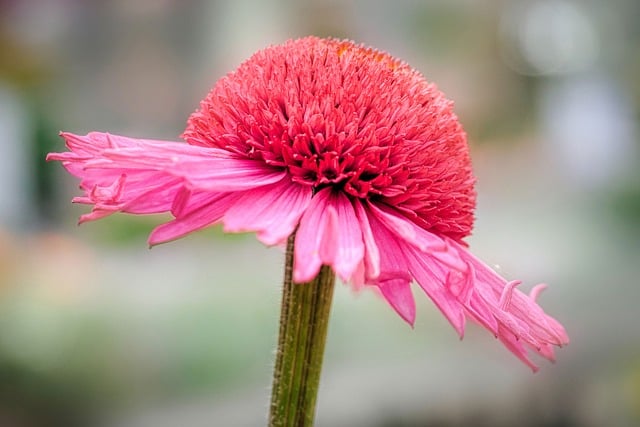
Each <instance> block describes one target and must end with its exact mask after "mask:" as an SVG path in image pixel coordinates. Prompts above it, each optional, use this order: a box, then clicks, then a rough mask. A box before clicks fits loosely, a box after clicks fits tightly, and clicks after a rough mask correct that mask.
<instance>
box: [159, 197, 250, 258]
mask: <svg viewBox="0 0 640 427" xmlns="http://www.w3.org/2000/svg"><path fill="white" fill-rule="evenodd" d="M182 197H183V198H185V199H186V201H184V202H182V206H180V208H179V210H177V211H176V212H177V213H178V214H179V216H177V217H176V219H174V220H173V221H169V222H167V223H164V224H162V225H160V226H158V227H156V228H155V229H154V230H153V231H152V232H151V235H150V236H149V245H151V246H153V245H157V244H159V243H165V242H168V241H170V240H175V239H177V238H180V237H183V236H185V235H187V234H189V233H192V232H194V231H197V230H200V229H203V228H205V227H208V226H209V225H212V224H215V223H216V222H218V221H219V220H220V219H221V218H222V216H223V215H224V214H225V212H227V211H228V210H229V208H231V206H233V205H234V203H235V202H236V201H237V200H238V199H239V197H240V194H238V193H205V192H200V193H196V194H193V195H191V197H190V196H189V195H188V194H186V193H183V194H182Z"/></svg>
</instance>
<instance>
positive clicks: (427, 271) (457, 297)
mask: <svg viewBox="0 0 640 427" xmlns="http://www.w3.org/2000/svg"><path fill="white" fill-rule="evenodd" d="M357 211H358V210H357ZM363 211H364V212H365V214H366V217H367V219H368V223H369V224H370V226H371V230H372V232H373V236H374V239H375V242H376V247H377V249H378V251H379V252H380V276H379V279H378V280H377V281H373V284H376V285H379V283H381V282H382V281H383V279H384V278H385V277H386V276H392V277H394V276H400V275H402V272H404V271H407V272H409V273H410V276H411V277H410V278H414V279H415V280H416V281H417V282H418V284H419V285H420V286H421V287H422V289H423V290H424V291H425V293H427V295H428V296H429V297H430V298H431V300H432V301H433V302H434V303H435V304H436V306H437V307H438V308H439V309H440V310H441V311H442V313H443V314H444V315H445V317H446V318H447V319H448V320H449V322H450V323H451V324H452V325H453V326H454V328H455V329H456V331H457V332H458V334H459V335H460V336H461V337H462V335H463V333H464V323H465V317H469V318H471V319H472V320H474V321H476V322H478V323H479V324H480V325H482V326H484V327H485V328H486V329H487V330H489V331H490V332H491V333H492V334H494V335H495V336H496V337H497V338H499V339H500V341H501V342H502V343H503V344H504V345H505V347H506V348H507V349H508V350H510V351H511V352H512V353H513V354H515V355H516V356H517V357H518V358H519V359H521V360H522V361H523V362H524V363H526V364H527V365H529V366H530V367H531V368H532V369H534V370H535V369H537V367H536V365H535V364H534V363H533V362H532V361H531V359H530V358H529V356H528V352H529V351H530V350H532V351H534V352H536V353H538V354H540V355H541V356H543V357H545V358H547V359H550V360H553V358H554V354H553V346H554V345H560V346H561V345H564V344H566V343H568V337H567V335H566V332H565V331H564V328H562V326H561V325H560V323H559V322H557V321H556V320H555V319H553V318H552V317H550V316H549V315H547V314H546V313H545V312H544V311H543V310H542V308H541V307H540V306H539V305H538V304H537V303H536V302H535V299H534V298H535V297H537V295H538V294H539V292H540V290H541V288H540V287H536V288H534V290H533V291H532V297H530V296H527V295H525V294H523V293H522V292H520V291H519V290H518V289H517V288H516V286H517V285H518V284H519V283H520V282H519V281H510V282H509V281H507V280H506V279H504V278H502V277H500V275H498V274H497V273H496V272H495V271H493V270H492V269H491V268H490V267H489V266H487V265H486V264H485V263H483V262H482V261H480V260H479V259H477V258H476V257H475V256H473V255H472V254H471V253H470V252H469V251H468V249H467V248H466V247H465V246H463V245H461V244H460V243H458V242H455V241H454V240H452V239H450V238H448V237H439V236H436V235H433V234H431V233H429V232H428V231H426V230H424V229H422V228H419V227H415V228H414V227H412V226H411V224H407V223H410V222H411V221H410V220H409V219H407V218H406V217H404V216H403V215H402V214H400V213H399V212H395V211H394V210H393V209H390V208H388V207H384V206H380V205H376V204H375V203H371V202H370V203H368V204H367V205H366V206H365V207H364V208H363ZM438 240H439V241H438ZM410 278H409V279H406V286H403V285H402V280H399V281H398V283H394V288H393V289H403V290H406V289H408V280H410ZM381 290H382V288H381ZM396 292H397V291H396ZM388 293H389V292H387V294H388ZM384 294H385V293H384V292H383V295H384ZM396 296H397V295H396ZM385 298H387V300H388V301H389V303H390V304H391V305H392V307H393V308H394V309H395V310H396V311H398V313H399V314H400V315H401V316H402V317H403V318H405V316H404V315H403V313H402V312H401V311H400V310H398V307H397V301H398V300H400V301H401V300H402V299H401V297H398V296H397V298H396V299H394V298H389V297H388V296H387V295H385ZM394 304H395V305H394ZM405 320H406V319H405Z"/></svg>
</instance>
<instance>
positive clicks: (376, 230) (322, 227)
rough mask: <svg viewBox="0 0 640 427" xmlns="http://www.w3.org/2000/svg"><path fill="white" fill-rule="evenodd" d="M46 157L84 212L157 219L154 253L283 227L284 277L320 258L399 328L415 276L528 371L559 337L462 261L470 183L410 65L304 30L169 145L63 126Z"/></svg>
mask: <svg viewBox="0 0 640 427" xmlns="http://www.w3.org/2000/svg"><path fill="white" fill-rule="evenodd" d="M61 135H62V137H63V138H64V139H65V140H66V144H67V147H68V148H69V150H70V151H68V152H64V153H51V154H49V156H48V157H47V159H48V160H58V161H61V162H62V164H63V165H64V167H65V168H66V169H67V170H68V171H69V172H70V173H71V174H73V175H75V176H77V177H79V178H81V183H80V187H81V189H82V190H83V191H84V196H82V197H77V198H75V199H74V201H75V202H78V203H86V204H89V205H93V209H92V211H91V213H89V214H86V215H83V216H81V217H80V222H84V221H90V220H95V219H98V218H102V217H104V216H106V215H110V214H112V213H114V212H126V213H131V214H151V213H158V212H170V213H171V214H172V215H173V217H174V219H173V220H171V221H169V222H167V223H165V224H162V225H160V226H158V227H157V228H156V229H155V230H153V232H152V233H151V235H150V237H149V243H150V244H151V245H155V244H158V243H162V242H167V241H170V240H173V239H177V238H179V237H182V236H184V235H186V234H188V233H191V232H193V231H196V230H199V229H202V228H204V227H207V226H210V225H212V224H216V223H222V224H223V225H224V230H225V231H227V232H246V231H253V232H256V233H257V237H258V239H259V240H260V241H262V242H263V243H265V244H267V245H275V244H281V243H283V242H284V241H286V240H287V238H288V237H289V236H290V235H291V234H292V233H294V232H296V235H295V251H294V254H295V259H294V272H293V274H294V280H295V281H296V282H307V281H310V280H311V279H313V278H314V277H315V276H316V274H318V271H319V269H320V267H321V266H322V265H330V266H331V267H332V268H333V270H334V271H335V272H336V274H337V275H338V277H340V278H341V279H342V280H343V281H344V282H348V283H352V284H353V285H354V286H356V287H358V288H359V287H363V286H373V287H376V288H377V289H379V291H380V293H381V294H382V295H383V296H384V298H385V299H386V301H387V302H388V303H389V304H390V305H391V307H393V309H394V310H395V311H396V312H397V313H398V314H399V315H400V316H401V317H402V318H403V319H404V320H405V321H407V322H408V323H410V324H413V322H414V319H415V302H414V297H413V293H412V289H411V283H412V281H415V282H417V284H418V285H419V286H420V287H421V288H422V290H423V291H424V292H425V293H426V294H427V295H428V296H429V297H430V298H431V300H432V301H433V302H434V303H435V304H436V306H437V307H438V308H439V309H440V311H442V313H443V314H444V316H445V317H446V318H447V319H448V320H449V322H450V323H451V324H452V325H453V327H454V328H455V329H456V331H457V332H458V333H459V335H460V336H461V337H462V336H463V333H464V327H465V320H466V319H467V318H469V319H471V320H473V321H476V322H477V323H479V324H480V325H482V326H484V327H485V328H486V329H488V330H489V331H490V332H491V333H493V334H494V335H495V336H496V337H497V338H499V339H500V340H501V341H502V342H503V343H504V345H505V346H506V347H507V348H508V349H509V350H510V351H511V352H513V353H514V354H515V355H516V356H517V357H519V358H520V359H521V360H522V361H524V362H525V363H526V364H527V365H529V366H531V367H532V368H533V369H534V370H535V369H537V367H536V365H535V364H534V363H533V361H532V360H531V359H530V358H529V352H530V351H533V352H535V353H538V354H540V355H542V356H543V357H545V358H547V359H550V360H553V357H554V349H553V347H554V346H561V345H564V344H566V343H568V342H569V339H568V336H567V334H566V332H565V330H564V328H563V327H562V325H561V324H560V323H559V322H558V321H556V320H555V319H553V318H552V317H550V316H549V315H547V314H546V313H545V312H544V311H543V310H542V308H541V307H540V306H539V305H538V304H537V303H536V297H537V295H538V294H539V292H540V291H541V290H542V288H543V287H542V286H540V285H539V286H538V287H535V288H533V290H532V292H531V294H530V295H525V294H524V293H522V292H520V291H519V290H518V289H517V288H516V287H517V285H518V284H519V283H520V282H519V281H507V280H506V279H504V278H502V277H501V276H500V275H498V274H497V273H496V272H494V271H493V270H492V269H491V268H490V267H488V266H487V265H486V264H484V263H483V262H482V261H480V260H479V259H477V258H476V257H475V256H473V255H472V254H471V253H470V252H469V250H468V249H467V246H466V244H465V243H464V242H463V240H462V239H463V238H464V237H466V236H468V235H469V234H470V232H471V229H472V226H473V219H474V218H473V211H474V208H475V190H474V183H475V178H474V176H473V172H472V169H471V162H470V158H469V151H468V146H467V141H466V134H465V133H464V131H463V129H462V127H461V125H460V123H459V121H458V118H457V117H456V115H455V114H454V113H453V103H452V102H451V101H449V100H447V99H446V98H445V97H444V95H443V94H442V93H441V92H440V91H439V90H438V89H437V87H436V86H435V85H434V84H432V83H428V82H427V81H426V80H425V79H424V77H423V76H422V75H421V74H420V73H418V72H417V71H415V70H414V69H412V68H411V67H410V66H409V65H407V64H406V63H404V62H401V61H399V60H397V59H394V58H393V57H391V56H390V55H388V54H386V53H383V52H380V51H377V50H374V49H370V48H366V47H363V46H360V45H356V44H354V43H352V42H350V41H339V40H334V39H320V38H316V37H307V38H303V39H299V40H293V41H288V42H286V43H284V44H282V45H277V46H271V47H268V48H266V49H264V50H262V51H260V52H257V53H256V54H254V55H253V56H252V57H251V58H249V59H248V60H247V61H246V62H244V63H243V64H241V65H240V67H239V68H238V69H237V70H236V71H234V72H232V73H229V74H228V75H226V76H225V77H223V78H222V79H220V80H219V81H218V82H217V83H216V84H215V86H214V87H213V89H212V90H211V92H210V93H209V94H208V95H207V97H206V98H205V99H204V100H203V101H202V102H201V104H200V109H199V110H197V111H196V112H194V113H193V114H192V115H191V117H190V118H189V121H188V125H187V128H186V130H185V132H184V133H183V135H182V137H183V138H184V140H185V141H186V144H185V143H183V142H169V141H153V140H145V139H134V138H128V137H124V136H116V135H110V134H107V133H97V132H92V133H89V134H88V135H86V136H78V135H74V134H70V133H62V134H61Z"/></svg>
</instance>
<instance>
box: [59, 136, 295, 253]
mask: <svg viewBox="0 0 640 427" xmlns="http://www.w3.org/2000/svg"><path fill="white" fill-rule="evenodd" d="M61 135H62V137H63V138H64V139H65V141H66V144H67V147H68V148H69V149H70V151H68V152H64V153H51V154H49V155H48V156H47V160H58V161H61V162H62V164H63V166H64V167H65V168H66V169H67V170H68V171H69V172H70V173H72V174H73V175H75V176H78V177H79V178H81V182H80V188H81V189H83V190H84V192H85V195H84V196H81V197H76V198H74V202H76V203H85V204H91V205H93V209H92V211H91V213H89V214H85V215H82V216H81V217H80V222H85V221H91V220H95V219H98V218H102V217H104V216H107V215H110V214H112V213H114V212H127V213H133V214H151V213H161V212H167V211H169V210H173V207H174V205H175V203H174V202H175V199H176V197H177V196H178V194H180V193H181V192H182V191H183V190H185V188H188V189H189V194H190V196H189V197H190V198H191V199H192V203H195V202H194V201H193V200H194V199H193V198H194V197H196V198H198V197H203V196H205V197H209V198H213V199H216V198H217V197H218V194H220V193H224V192H230V191H246V190H252V189H255V188H258V187H261V186H264V185H269V184H273V183H276V182H279V181H281V180H282V178H283V176H284V171H282V170H277V169H275V168H272V167H269V166H265V165H264V164H263V163H262V162H259V161H254V160H248V159H241V158H238V156H237V155H235V154H232V153H230V152H226V151H224V150H221V149H218V148H211V147H197V146H191V145H189V144H185V143H181V142H171V141H155V140H148V139H135V138H128V137H124V136H118V135H110V134H107V133H100V132H91V133H89V134H87V135H85V136H79V135H74V134H71V133H61ZM203 192H207V193H208V194H204V193H203ZM198 212H200V214H201V215H203V214H204V212H202V211H198ZM194 215H195V214H194V213H192V214H191V215H190V216H189V219H184V218H182V219H181V218H178V219H177V221H176V222H173V223H171V225H167V226H166V227H163V228H160V231H158V232H157V233H156V234H154V236H153V238H152V239H151V240H152V241H153V242H156V241H159V240H162V241H164V240H169V239H173V238H176V237H178V236H180V235H183V234H186V233H187V232H188V230H187V229H186V228H185V229H184V230H181V228H180V227H188V226H189V225H190V224H191V225H193V226H194V229H198V228H201V227H202V226H203V225H202V224H203V223H204V222H206V221H205V218H204V217H201V218H199V219H198V220H197V221H195V220H193V219H192V218H193V216H194ZM176 216H179V215H176ZM218 219H219V218H217V217H216V218H211V221H210V222H209V223H213V222H215V221H217V220H218ZM196 224H198V225H197V226H196ZM289 226H290V225H289ZM167 230H172V232H171V233H169V234H168V235H167V236H166V237H164V238H163V239H159V236H164V234H162V233H164V232H166V231H167ZM179 230H181V231H179ZM192 231H193V230H192ZM169 236H170V237H169ZM158 239H159V240H158Z"/></svg>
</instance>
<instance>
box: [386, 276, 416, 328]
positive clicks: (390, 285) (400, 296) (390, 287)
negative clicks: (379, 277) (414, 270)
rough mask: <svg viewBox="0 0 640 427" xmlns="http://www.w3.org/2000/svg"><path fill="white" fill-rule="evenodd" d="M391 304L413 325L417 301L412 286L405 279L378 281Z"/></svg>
mask: <svg viewBox="0 0 640 427" xmlns="http://www.w3.org/2000/svg"><path fill="white" fill-rule="evenodd" d="M376 286H377V287H378V288H380V292H381V293H382V295H383V296H384V298H385V299H386V300H387V302H388V303H389V305H391V307H393V309H394V310H395V311H396V313H398V314H399V315H400V317H402V319H403V320H404V321H405V322H407V323H408V324H410V325H411V326H413V324H414V322H415V320H416V303H415V300H414V299H413V293H411V286H410V285H409V284H408V283H407V282H406V280H403V279H391V280H384V281H380V282H378V283H376Z"/></svg>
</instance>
